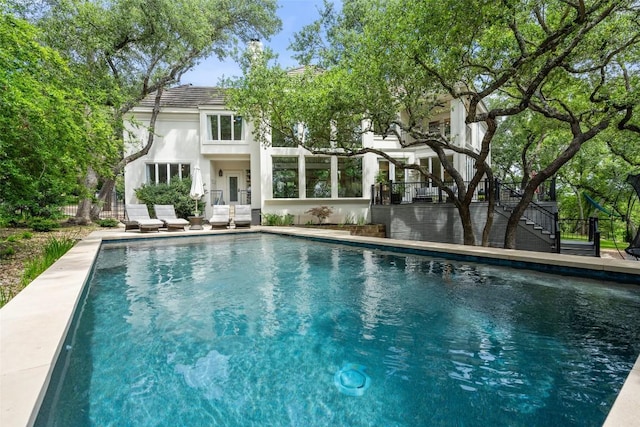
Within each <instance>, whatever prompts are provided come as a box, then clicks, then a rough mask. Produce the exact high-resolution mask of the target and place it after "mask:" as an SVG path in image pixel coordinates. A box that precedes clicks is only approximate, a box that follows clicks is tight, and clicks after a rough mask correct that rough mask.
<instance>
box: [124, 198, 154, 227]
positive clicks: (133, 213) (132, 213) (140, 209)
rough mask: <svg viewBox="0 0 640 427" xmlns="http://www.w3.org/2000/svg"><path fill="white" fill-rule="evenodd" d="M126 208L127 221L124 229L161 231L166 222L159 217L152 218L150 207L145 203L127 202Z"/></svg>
mask: <svg viewBox="0 0 640 427" xmlns="http://www.w3.org/2000/svg"><path fill="white" fill-rule="evenodd" d="M125 210H126V214H127V221H125V223H124V226H125V227H124V231H127V230H135V229H140V232H141V233H144V232H146V231H158V232H159V231H160V227H162V226H164V223H163V222H162V221H160V220H159V219H151V217H150V216H149V209H147V205H145V204H126V205H125Z"/></svg>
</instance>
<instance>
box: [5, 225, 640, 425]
mask: <svg viewBox="0 0 640 427" xmlns="http://www.w3.org/2000/svg"><path fill="white" fill-rule="evenodd" d="M246 232H252V233H255V232H264V233H273V234H282V235H291V236H298V237H304V238H311V239H319V240H327V241H335V242H337V243H347V244H354V245H356V244H357V245H365V246H376V247H388V248H389V249H391V248H393V249H396V250H397V249H400V250H401V251H406V252H412V251H416V252H418V251H428V252H429V253H431V254H434V255H437V254H443V256H444V254H447V255H450V256H454V257H457V258H458V259H460V258H462V259H474V258H477V259H479V260H480V262H482V260H495V261H496V263H501V261H502V260H505V261H506V262H509V263H515V264H516V265H520V263H527V264H531V265H534V266H536V269H538V270H540V269H544V268H545V266H546V267H548V268H549V269H554V268H563V269H564V268H566V269H569V270H582V271H585V270H586V271H590V272H593V274H594V275H595V276H597V277H603V278H606V277H607V276H609V275H610V276H611V277H612V278H613V277H614V276H616V275H624V276H626V277H631V278H637V279H638V280H636V283H638V281H640V262H636V261H626V260H617V259H610V258H587V257H579V256H573V255H558V254H548V253H539V252H528V251H516V250H508V249H496V248H486V247H477V246H473V247H472V246H461V245H452V244H444V243H431V242H421V241H406V240H394V239H384V238H374V237H361V236H351V235H349V233H348V232H347V231H340V230H324V229H316V228H302V227H256V226H254V227H251V228H250V229H236V230H209V229H205V230H202V231H189V230H188V231H185V232H165V231H163V232H160V233H139V232H137V231H134V232H131V231H130V232H126V233H125V232H124V230H123V229H105V230H104V231H96V232H93V233H92V234H91V235H90V236H88V237H87V238H85V239H83V240H82V241H80V242H78V243H77V244H76V245H75V246H74V247H73V248H72V249H71V250H70V251H69V252H68V253H67V254H66V255H65V256H64V257H62V258H61V259H59V260H58V261H57V262H56V263H55V264H54V265H53V266H51V267H50V268H49V269H48V270H47V271H46V272H44V273H43V274H41V275H40V276H39V277H38V278H37V279H36V280H34V281H33V282H32V283H31V284H30V285H29V286H27V287H26V288H25V289H24V290H23V291H22V292H20V293H19V294H18V295H17V296H16V297H15V298H13V299H12V300H11V301H10V302H9V303H8V304H7V305H5V306H4V307H3V308H2V309H0V426H3V427H5V426H6V427H13V426H16V427H18V426H30V425H32V424H33V423H34V422H35V419H36V417H37V414H38V410H39V407H40V405H41V403H42V400H43V398H44V395H45V393H46V390H47V387H48V384H49V378H50V376H51V374H52V371H53V367H54V364H55V361H56V360H57V358H58V354H59V353H60V350H61V348H62V346H63V344H64V338H65V337H66V335H67V332H68V330H69V327H70V325H71V323H72V319H73V313H74V312H75V309H76V307H77V305H78V303H79V302H80V301H81V298H82V292H83V288H84V285H85V284H86V282H87V281H88V279H89V276H90V274H91V267H92V265H93V262H94V260H95V258H96V256H97V254H98V252H99V250H100V246H101V244H102V243H103V242H105V243H108V242H109V241H122V240H129V239H158V238H175V237H186V236H189V237H195V236H211V235H215V234H229V233H246ZM604 425H605V426H607V427H613V426H638V427H640V358H639V359H638V361H636V363H635V365H634V367H633V369H632V370H631V372H630V373H629V376H628V378H627V380H626V382H625V384H624V386H623V387H622V390H621V391H620V393H619V395H618V397H617V399H616V401H615V403H614V405H613V407H612V409H611V411H610V413H609V415H608V417H607V419H606V421H605V424H604Z"/></svg>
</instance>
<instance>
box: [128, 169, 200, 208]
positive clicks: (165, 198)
mask: <svg viewBox="0 0 640 427" xmlns="http://www.w3.org/2000/svg"><path fill="white" fill-rule="evenodd" d="M190 190H191V179H189V178H187V179H182V180H180V179H177V178H173V179H172V180H171V183H170V184H164V183H163V184H144V185H142V187H140V188H137V189H136V197H137V198H138V200H140V201H141V202H142V203H145V204H146V205H147V206H148V207H149V213H151V214H153V212H152V209H153V205H173V207H174V208H175V210H176V215H177V216H178V217H179V218H186V217H188V216H191V215H193V211H194V210H195V207H196V204H195V201H194V200H193V199H191V197H189V191H190ZM203 208H204V205H203V204H202V201H199V202H198V210H200V211H202V210H203ZM154 216H155V215H154Z"/></svg>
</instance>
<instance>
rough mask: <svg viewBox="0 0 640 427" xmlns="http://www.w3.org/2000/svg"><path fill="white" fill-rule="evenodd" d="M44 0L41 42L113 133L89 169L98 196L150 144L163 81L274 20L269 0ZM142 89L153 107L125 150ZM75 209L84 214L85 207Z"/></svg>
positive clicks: (262, 33) (265, 30)
mask: <svg viewBox="0 0 640 427" xmlns="http://www.w3.org/2000/svg"><path fill="white" fill-rule="evenodd" d="M18 3H19V2H18ZM44 3H45V4H46V7H45V8H43V9H42V10H43V12H41V13H40V14H39V15H38V16H32V19H34V20H35V22H37V24H38V25H39V26H40V27H41V28H42V29H43V31H45V32H46V35H47V41H48V43H49V44H50V45H51V46H52V47H55V48H56V49H58V50H59V51H60V52H63V55H64V56H65V57H66V58H68V60H69V61H70V62H71V63H72V64H73V68H74V71H75V72H76V73H77V74H78V76H79V79H80V80H81V81H82V82H83V83H84V84H85V87H84V89H85V91H86V92H88V93H91V94H92V95H94V96H95V97H96V98H99V99H101V100H102V101H103V103H104V105H106V106H108V107H109V108H110V109H111V112H112V119H111V122H112V123H113V129H114V134H113V138H114V140H115V141H117V142H118V144H117V148H116V149H114V150H111V151H110V152H108V153H99V154H98V160H99V162H97V163H98V164H102V167H98V168H97V169H96V170H95V172H96V173H97V174H98V175H99V178H100V180H101V181H102V187H101V189H100V193H99V196H98V198H99V201H104V200H105V198H106V197H107V196H108V195H110V194H111V192H112V190H113V188H114V184H115V179H116V177H117V176H118V175H119V174H120V173H121V172H122V170H123V169H124V167H125V166H126V165H127V164H128V163H130V162H132V161H135V160H137V159H139V158H141V157H142V156H144V155H146V154H147V153H148V151H149V149H150V148H151V146H152V144H153V140H154V127H155V120H156V118H157V115H158V113H159V110H160V98H161V95H162V91H163V89H164V88H166V87H170V86H171V85H173V84H175V83H177V82H179V80H180V77H181V76H182V74H183V73H184V72H185V71H187V70H189V69H191V68H192V67H193V66H194V65H195V64H196V63H197V62H198V61H199V60H201V59H203V58H205V57H208V56H210V55H215V56H217V57H218V58H224V57H228V56H231V55H233V54H234V52H235V49H236V48H235V46H236V45H237V43H239V42H241V41H242V42H246V41H248V40H250V39H254V38H261V37H265V38H266V37H269V36H270V35H272V34H273V33H274V32H275V31H276V30H277V29H279V25H280V22H279V20H278V18H277V17H276V16H275V9H276V2H275V0H242V1H240V0H237V1H229V0H203V1H200V0H177V1H175V0H153V1H151V2H150V1H148V0H115V1H110V2H99V1H89V2H87V1H83V0H49V1H44ZM16 10H18V9H17V8H16ZM149 95H153V96H155V108H154V111H153V114H152V116H151V122H150V123H149V124H148V130H149V132H148V139H147V140H146V141H140V142H139V147H138V150H137V151H136V152H134V153H132V154H129V155H127V156H125V155H124V152H125V151H124V139H123V138H124V135H123V129H124V127H123V117H124V116H125V115H126V114H127V113H128V112H129V111H130V110H131V108H132V107H133V106H135V105H136V104H138V103H139V102H140V101H141V100H142V99H143V98H145V97H146V96H149ZM89 172H91V171H89ZM85 181H86V182H87V183H93V182H95V181H96V180H95V179H85ZM86 205H87V204H86V203H85V204H84V206H86ZM100 209H101V205H100V203H98V204H96V205H94V206H93V207H92V209H91V213H90V216H91V217H94V218H95V217H97V214H98V213H99V212H100ZM79 212H80V214H79V215H81V216H84V215H86V210H82V209H79ZM84 219H85V220H88V218H84Z"/></svg>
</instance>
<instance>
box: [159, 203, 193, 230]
mask: <svg viewBox="0 0 640 427" xmlns="http://www.w3.org/2000/svg"><path fill="white" fill-rule="evenodd" d="M153 209H154V210H155V211H156V218H158V219H159V220H160V221H162V222H163V223H164V226H165V227H166V228H167V231H184V227H185V226H187V225H189V221H187V220H186V219H184V218H178V216H177V215H176V209H175V208H174V207H173V205H154V206H153Z"/></svg>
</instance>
